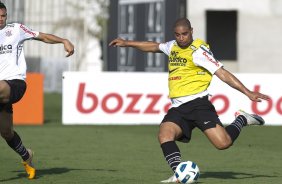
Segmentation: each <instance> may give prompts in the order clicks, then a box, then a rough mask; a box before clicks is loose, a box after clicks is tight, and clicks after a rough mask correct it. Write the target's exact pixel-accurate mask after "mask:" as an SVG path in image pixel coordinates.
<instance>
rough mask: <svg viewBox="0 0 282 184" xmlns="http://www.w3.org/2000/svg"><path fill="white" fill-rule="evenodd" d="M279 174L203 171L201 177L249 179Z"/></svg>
mask: <svg viewBox="0 0 282 184" xmlns="http://www.w3.org/2000/svg"><path fill="white" fill-rule="evenodd" d="M273 177H278V176H273V175H272V176H271V175H262V174H251V173H242V172H230V171H225V172H203V173H201V175H200V178H217V179H247V178H273Z"/></svg>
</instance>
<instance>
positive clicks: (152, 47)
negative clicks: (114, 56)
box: [109, 38, 161, 52]
mask: <svg viewBox="0 0 282 184" xmlns="http://www.w3.org/2000/svg"><path fill="white" fill-rule="evenodd" d="M109 46H114V47H117V46H118V47H133V48H136V49H138V50H141V51H143V52H161V51H160V49H159V43H157V42H153V41H133V40H124V39H122V38H116V39H114V40H113V41H111V42H110V44H109Z"/></svg>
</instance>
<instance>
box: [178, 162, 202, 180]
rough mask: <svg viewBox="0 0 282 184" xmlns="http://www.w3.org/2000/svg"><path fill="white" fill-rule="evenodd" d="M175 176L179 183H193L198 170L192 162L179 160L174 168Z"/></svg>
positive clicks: (196, 178) (197, 175)
mask: <svg viewBox="0 0 282 184" xmlns="http://www.w3.org/2000/svg"><path fill="white" fill-rule="evenodd" d="M175 176H176V178H177V180H178V181H179V182H181V183H185V184H186V183H194V182H196V181H197V180H198V179H199V176H200V170H199V167H198V166H197V164H196V163H194V162H191V161H186V162H181V163H180V164H179V165H178V166H177V168H176V170H175Z"/></svg>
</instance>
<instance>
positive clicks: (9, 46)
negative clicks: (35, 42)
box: [0, 23, 39, 80]
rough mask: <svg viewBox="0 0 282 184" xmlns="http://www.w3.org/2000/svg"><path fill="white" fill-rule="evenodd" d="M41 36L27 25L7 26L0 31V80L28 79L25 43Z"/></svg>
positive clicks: (15, 24) (14, 24)
mask: <svg viewBox="0 0 282 184" xmlns="http://www.w3.org/2000/svg"><path fill="white" fill-rule="evenodd" d="M38 35H39V32H38V31H33V30H31V29H29V28H28V27H26V26H25V25H22V24H18V23H13V24H7V25H6V27H4V28H3V29H1V30H0V80H12V79H21V80H24V79H25V78H26V62H25V58H24V53H23V42H24V41H25V40H29V39H33V38H35V37H37V36H38Z"/></svg>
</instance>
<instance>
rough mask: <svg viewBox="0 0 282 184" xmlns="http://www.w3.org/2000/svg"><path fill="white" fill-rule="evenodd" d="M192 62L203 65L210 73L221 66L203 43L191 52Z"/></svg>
mask: <svg viewBox="0 0 282 184" xmlns="http://www.w3.org/2000/svg"><path fill="white" fill-rule="evenodd" d="M192 56H193V62H194V63H195V65H197V66H201V67H204V68H205V69H207V70H208V71H209V72H210V73H211V74H214V73H215V72H216V71H217V70H218V69H219V68H221V67H222V66H223V64H222V63H221V62H219V61H218V60H217V59H215V58H214V56H213V53H212V52H211V50H210V49H209V48H207V47H206V46H204V45H201V46H200V47H199V48H198V49H197V50H196V51H195V52H194V53H193V55H192Z"/></svg>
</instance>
